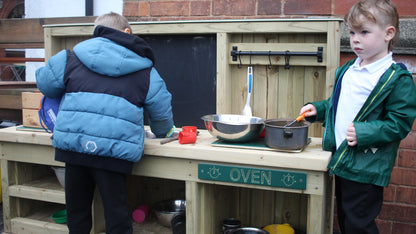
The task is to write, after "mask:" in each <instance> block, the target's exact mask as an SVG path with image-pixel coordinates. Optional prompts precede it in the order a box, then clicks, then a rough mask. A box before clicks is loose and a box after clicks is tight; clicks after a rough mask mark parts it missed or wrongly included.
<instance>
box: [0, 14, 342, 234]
mask: <svg viewBox="0 0 416 234" xmlns="http://www.w3.org/2000/svg"><path fill="white" fill-rule="evenodd" d="M340 21H341V20H340V19H334V18H319V19H272V20H234V21H172V22H132V23H131V27H132V30H133V33H134V34H137V35H161V34H164V35H169V34H189V35H195V36H198V35H199V34H215V35H216V42H217V48H216V54H217V65H216V66H217V67H216V70H217V77H216V81H215V82H216V85H217V86H216V88H217V90H216V91H217V93H216V100H217V106H216V112H217V113H231V114H233V113H234V114H236V113H240V112H241V110H242V107H243V105H244V103H245V99H246V96H245V95H246V90H247V86H246V71H247V67H248V66H249V65H251V66H253V67H254V77H255V78H254V85H253V93H252V95H253V96H252V106H253V113H254V115H255V116H259V117H263V118H278V117H279V118H280V117H294V116H295V115H297V113H298V111H299V108H300V107H301V106H302V105H303V103H305V102H306V101H314V100H319V99H324V98H327V97H329V95H330V93H331V90H332V86H333V79H334V75H335V70H336V68H337V67H338V65H339V41H340V40H339V39H340V38H339V24H340ZM44 30H45V49H46V51H45V57H46V59H48V58H50V57H51V56H52V55H54V54H56V53H57V52H59V51H60V50H62V49H72V48H73V46H74V45H76V44H77V43H78V42H80V41H83V40H85V39H88V38H90V37H91V35H92V32H93V25H92V24H76V25H47V26H45V28H44ZM233 46H238V47H239V48H243V49H245V50H260V51H268V50H284V49H290V50H301V51H308V50H315V49H314V48H315V47H317V46H322V47H323V48H324V50H323V61H322V63H318V62H316V58H313V57H311V58H304V57H299V58H298V57H296V58H295V57H293V58H291V60H290V61H291V67H290V69H284V67H283V65H284V63H283V62H282V61H284V58H283V57H282V56H276V57H273V58H272V68H271V69H269V68H268V67H267V65H268V64H269V61H268V59H265V58H264V57H252V58H251V64H250V58H247V57H244V58H242V59H241V68H239V62H236V61H232V60H231V55H230V52H231V49H232V47H233ZM309 131H310V136H311V137H313V138H312V139H313V140H312V143H311V145H309V146H308V147H307V148H306V150H305V151H304V152H302V153H300V154H292V153H287V152H285V153H282V152H274V151H271V152H265V151H260V150H246V149H231V148H218V147H213V146H211V144H210V143H211V142H212V141H214V139H213V138H212V137H210V136H209V135H208V133H207V132H206V131H204V130H201V134H200V136H198V141H197V143H196V144H194V145H179V143H177V142H172V143H169V144H166V145H163V146H161V145H160V143H159V140H146V143H145V152H144V153H145V156H144V158H143V159H142V160H141V161H140V162H139V163H138V164H136V165H135V166H134V169H133V175H134V176H140V177H149V178H161V179H162V180H165V179H173V180H175V181H181V184H182V183H183V186H184V189H183V190H184V191H183V193H184V195H185V197H186V200H187V232H188V233H219V232H220V221H221V219H224V218H228V217H229V216H236V215H238V216H239V217H241V219H242V220H243V221H244V222H245V223H247V224H248V225H257V226H261V225H265V224H270V222H284V221H285V220H286V219H287V217H288V216H289V215H288V214H290V216H291V217H292V218H291V220H290V221H291V222H292V223H294V224H295V225H296V226H297V227H300V228H301V229H304V230H306V231H307V232H308V233H313V234H315V233H332V223H333V221H332V212H333V210H332V208H333V181H332V180H331V179H330V177H328V175H327V172H326V171H327V169H326V166H327V163H328V161H329V159H330V156H331V154H330V152H324V151H322V150H321V145H320V141H321V139H320V138H315V137H319V136H321V127H320V126H319V125H317V126H314V127H311V128H310V129H309ZM6 136H7V137H6ZM0 141H1V142H2V146H1V151H2V155H3V156H2V176H4V177H3V178H4V179H3V180H4V182H5V183H4V185H3V188H4V190H5V192H4V197H3V199H4V204H5V208H4V210H5V218H6V219H5V227H6V230H9V231H10V230H11V231H13V230H18V228H25V229H26V230H31V227H33V229H35V228H37V227H38V226H39V224H43V225H46V226H48V225H49V223H48V222H46V223H45V222H41V223H36V224H33V225H32V224H31V222H35V220H33V219H29V220H27V219H26V218H25V217H22V214H24V212H23V211H24V210H22V211H20V210H19V209H20V206H21V204H23V203H25V204H26V203H30V202H27V201H26V200H28V199H27V197H25V198H19V197H23V196H26V195H25V194H31V193H32V192H29V191H27V192H22V194H20V193H18V192H17V191H20V190H23V191H25V189H28V190H30V189H32V186H29V187H28V188H25V187H23V188H18V187H14V186H17V185H19V186H20V185H21V183H20V182H19V181H21V180H22V179H20V177H23V178H25V177H24V175H21V174H19V173H18V171H19V170H20V171H21V170H22V169H21V167H22V168H23V167H25V165H26V164H27V163H30V164H31V165H32V166H28V168H38V167H39V166H38V165H60V163H58V162H55V161H54V160H53V157H52V154H53V148H52V147H50V139H49V135H47V134H46V133H33V132H23V131H16V130H15V129H9V130H0ZM16 142H18V143H16ZM29 149H30V150H29ZM40 158H42V159H40ZM207 162H208V163H215V164H220V165H231V166H249V167H252V168H260V169H277V170H282V169H287V170H293V171H298V172H304V173H306V174H307V178H308V179H307V181H308V187H307V189H306V190H294V189H288V188H279V187H265V186H259V185H247V184H235V183H230V182H218V181H215V182H213V181H209V180H201V179H199V178H198V176H197V175H198V164H199V163H207ZM41 169H42V168H41ZM23 180H24V179H23ZM138 180H140V179H138ZM172 184H174V185H172V187H170V188H171V189H172V190H177V186H176V183H172ZM179 187H182V185H181V186H179ZM33 193H35V194H34V195H33V198H34V200H42V198H40V197H43V196H44V195H43V194H41V192H40V191H34V192H33ZM179 193H181V192H179ZM58 194H59V193H58ZM51 196H58V198H56V199H57V200H59V199H62V197H59V196H62V194H61V195H51ZM253 197H261V198H262V199H253ZM232 198H233V199H232ZM234 198H235V199H234ZM98 199H99V198H96V199H95V203H94V206H93V209H94V213H95V214H96V216H94V230H93V232H94V233H97V232H100V231H102V230H103V227H104V223H103V219H102V217H99V214H100V213H102V208H101V207H100V205H99V202H97V201H99V200H98ZM144 199H150V198H146V197H144ZM263 200H264V201H265V203H262V202H263ZM149 201H151V200H149ZM58 203H59V202H58ZM256 207H257V208H256ZM258 207H261V209H259V208H258ZM11 208H12V209H11ZM13 209H18V211H14V210H13ZM22 212H23V213H22ZM54 228H55V226H54ZM65 231H66V230H65V228H64V227H62V229H60V230H59V231H57V232H65Z"/></svg>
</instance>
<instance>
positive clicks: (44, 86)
mask: <svg viewBox="0 0 416 234" xmlns="http://www.w3.org/2000/svg"><path fill="white" fill-rule="evenodd" d="M66 58H67V54H66V50H62V51H61V52H59V53H58V54H56V55H54V56H52V57H51V58H50V59H49V60H48V62H47V64H46V66H44V67H41V68H39V69H37V70H36V85H37V87H38V89H39V90H40V91H41V92H42V93H43V94H44V95H45V96H47V97H49V98H56V97H60V96H61V95H62V94H63V93H64V91H65V83H64V74H65V67H66Z"/></svg>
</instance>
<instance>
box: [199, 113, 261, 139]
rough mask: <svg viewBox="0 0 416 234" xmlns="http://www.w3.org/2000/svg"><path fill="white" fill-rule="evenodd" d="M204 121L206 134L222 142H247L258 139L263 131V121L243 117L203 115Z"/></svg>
mask: <svg viewBox="0 0 416 234" xmlns="http://www.w3.org/2000/svg"><path fill="white" fill-rule="evenodd" d="M201 119H202V120H204V123H205V127H206V128H207V130H208V132H209V133H210V134H211V135H212V136H214V137H216V138H218V139H220V140H224V141H230V142H248V141H252V140H254V139H256V138H257V137H259V135H260V134H261V132H262V131H263V129H264V119H262V118H259V117H249V116H245V115H231V114H221V115H205V116H202V117H201Z"/></svg>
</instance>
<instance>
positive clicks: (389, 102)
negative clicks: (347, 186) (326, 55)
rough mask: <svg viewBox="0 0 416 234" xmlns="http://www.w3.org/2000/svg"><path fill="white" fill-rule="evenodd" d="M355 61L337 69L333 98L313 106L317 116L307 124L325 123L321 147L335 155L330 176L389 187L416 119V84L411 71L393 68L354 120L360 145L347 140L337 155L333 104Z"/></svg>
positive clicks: (385, 75) (384, 76)
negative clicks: (395, 165) (351, 143)
mask: <svg viewBox="0 0 416 234" xmlns="http://www.w3.org/2000/svg"><path fill="white" fill-rule="evenodd" d="M354 61H355V60H351V61H349V62H347V63H346V64H344V65H343V66H341V67H339V68H338V69H337V71H336V75H335V86H334V89H333V94H332V96H331V97H330V98H329V99H328V100H323V101H318V102H312V104H313V105H314V106H315V107H316V109H317V115H316V116H315V117H312V118H308V120H309V121H312V122H313V121H321V122H323V126H324V127H325V131H324V136H323V139H322V147H323V149H324V150H327V151H333V152H334V154H333V156H332V158H331V161H330V162H329V164H328V169H329V172H330V173H331V174H335V175H338V176H340V177H343V178H346V179H349V180H352V181H356V182H361V183H368V184H374V185H378V186H387V185H388V184H389V181H390V174H391V171H392V170H393V166H394V163H395V160H396V156H397V150H398V148H399V144H400V141H401V140H402V139H403V138H405V137H406V136H407V134H408V133H409V131H410V130H411V127H412V124H413V121H414V119H415V117H416V88H415V83H414V82H413V79H412V75H411V74H410V73H409V71H407V70H406V69H405V68H402V67H401V66H400V65H399V64H393V65H391V67H390V68H389V69H388V70H387V71H386V72H385V73H384V74H383V76H382V77H381V78H380V80H379V82H378V83H377V85H376V86H375V87H374V89H373V91H372V92H371V93H370V96H369V97H368V98H367V100H366V102H365V103H364V105H363V107H362V108H361V110H360V111H359V112H358V114H357V116H356V117H355V119H354V126H355V130H356V133H357V142H358V144H357V145H356V146H354V147H351V146H348V143H347V141H346V140H344V142H342V144H341V145H340V147H339V148H338V150H336V151H335V148H336V143H335V132H334V121H335V113H334V105H333V104H334V103H335V102H334V100H338V97H339V86H340V85H341V80H342V77H343V75H344V73H345V71H346V70H347V69H348V68H349V67H350V66H351V65H352V64H353V63H354ZM337 102H338V101H336V103H337ZM336 114H342V113H336Z"/></svg>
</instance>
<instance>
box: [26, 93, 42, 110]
mask: <svg viewBox="0 0 416 234" xmlns="http://www.w3.org/2000/svg"><path fill="white" fill-rule="evenodd" d="M42 97H43V94H42V93H41V92H22V108H25V109H38V108H39V106H40V100H41V99H42Z"/></svg>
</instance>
